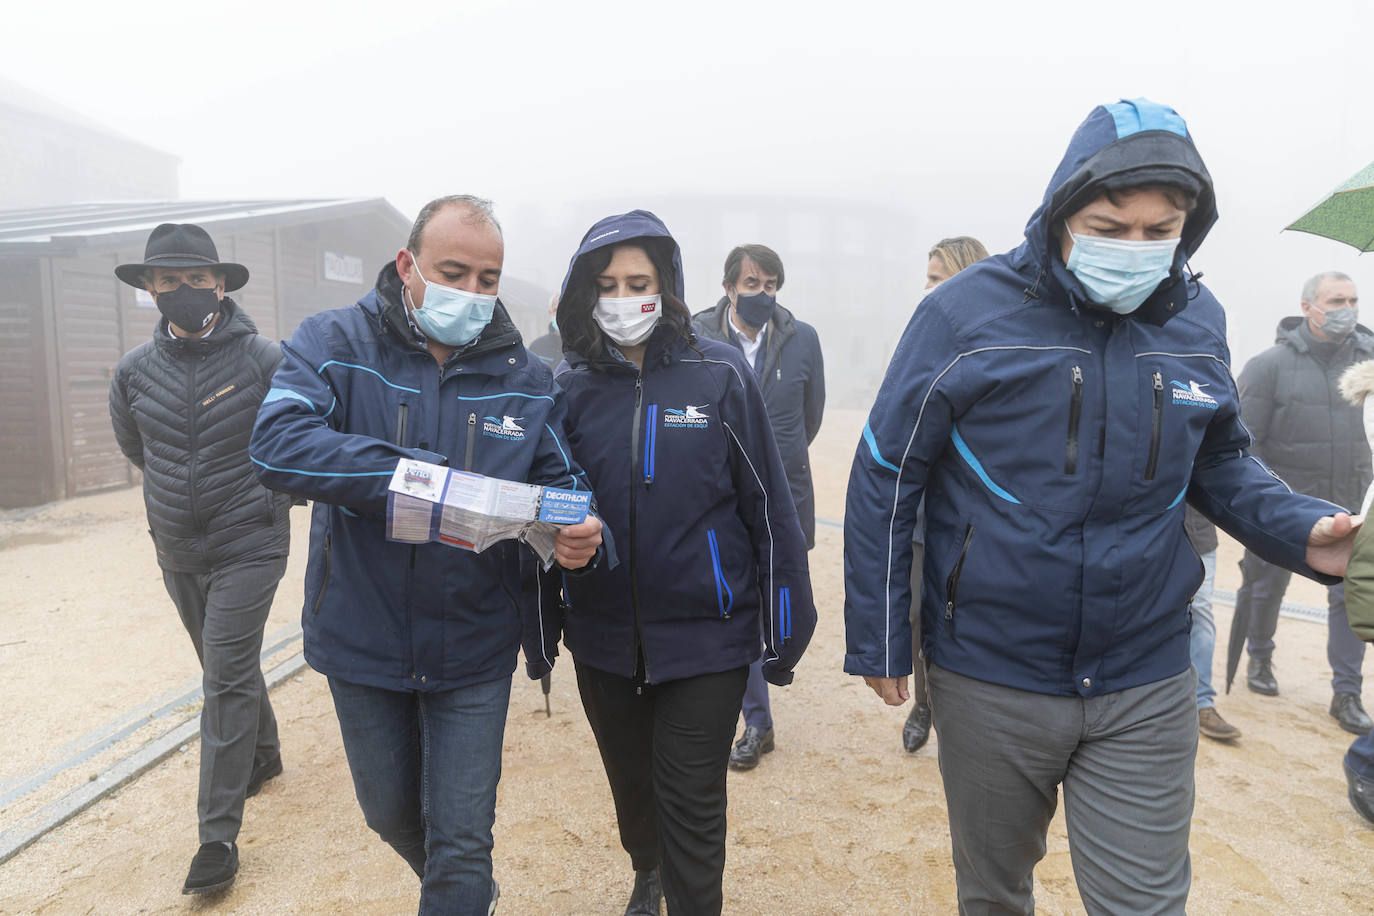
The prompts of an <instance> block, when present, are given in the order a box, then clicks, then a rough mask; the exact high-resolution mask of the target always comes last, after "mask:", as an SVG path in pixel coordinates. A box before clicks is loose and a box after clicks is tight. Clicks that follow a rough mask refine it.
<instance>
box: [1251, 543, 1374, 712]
mask: <svg viewBox="0 0 1374 916" xmlns="http://www.w3.org/2000/svg"><path fill="white" fill-rule="evenodd" d="M1240 574H1241V581H1240V589H1239V590H1238V591H1237V592H1236V611H1237V612H1238V613H1239V612H1240V611H1241V609H1242V608H1244V607H1246V606H1247V605H1248V606H1249V608H1250V632H1249V644H1248V649H1249V652H1250V656H1251V657H1252V658H1262V659H1269V658H1272V657H1273V655H1274V634H1275V632H1277V631H1278V627H1279V605H1281V604H1282V603H1283V593H1284V592H1285V591H1287V590H1288V582H1289V580H1290V579H1291V578H1292V577H1293V574H1292V573H1290V572H1289V571H1288V570H1286V569H1284V568H1283V567H1280V566H1274V565H1272V564H1269V563H1266V562H1264V561H1263V560H1261V559H1260V558H1259V557H1257V556H1255V555H1254V554H1253V553H1251V552H1250V551H1248V550H1247V551H1246V552H1245V556H1244V557H1243V558H1242V559H1241V561H1240ZM1326 606H1327V610H1326V661H1327V663H1328V664H1330V665H1331V675H1332V677H1331V689H1332V691H1333V692H1336V693H1353V694H1359V693H1360V689H1361V687H1362V686H1363V684H1364V678H1363V676H1362V674H1361V671H1360V669H1361V668H1362V667H1363V665H1364V641H1363V640H1361V639H1360V637H1358V636H1356V635H1355V631H1354V630H1352V629H1350V621H1349V620H1348V619H1347V618H1346V616H1345V585H1344V584H1343V583H1337V584H1336V585H1331V586H1328V587H1327V590H1326Z"/></svg>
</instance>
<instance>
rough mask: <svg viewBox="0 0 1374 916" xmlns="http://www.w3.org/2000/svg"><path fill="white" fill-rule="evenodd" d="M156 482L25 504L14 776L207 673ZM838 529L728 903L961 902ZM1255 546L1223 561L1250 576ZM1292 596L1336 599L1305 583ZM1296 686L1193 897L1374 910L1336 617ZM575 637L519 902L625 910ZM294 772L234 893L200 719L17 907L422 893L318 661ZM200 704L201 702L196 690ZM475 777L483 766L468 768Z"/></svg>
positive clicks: (270, 808) (1286, 673)
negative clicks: (159, 541)
mask: <svg viewBox="0 0 1374 916" xmlns="http://www.w3.org/2000/svg"><path fill="white" fill-rule="evenodd" d="M862 420H863V418H862V415H861V414H859V413H857V412H842V411H832V412H831V413H830V414H829V415H828V416H827V418H826V423H825V427H824V429H823V430H822V434H821V439H820V441H819V442H818V445H817V448H816V449H815V453H814V455H813V464H814V468H815V472H816V478H817V485H818V494H817V495H818V507H819V514H820V515H821V516H823V517H826V518H830V519H839V518H841V517H842V515H843V511H844V505H843V491H844V485H845V480H846V478H847V474H848V466H849V460H850V457H851V456H852V453H853V447H854V443H855V442H856V441H857V439H858V431H859V429H860V427H861V425H862ZM297 511H298V512H299V516H298V517H297V519H296V533H297V540H296V542H295V544H296V551H295V553H294V556H293V561H292V564H291V567H290V569H289V570H288V573H287V577H286V578H285V579H284V580H283V582H282V586H281V588H280V590H279V592H278V596H277V602H276V606H275V607H274V609H273V612H272V618H271V620H270V621H269V623H268V626H267V634H268V640H267V641H268V642H269V643H271V642H273V641H274V639H282V638H286V637H287V636H289V635H290V634H291V633H292V631H293V629H294V626H295V621H296V618H297V615H298V613H299V608H300V603H301V576H302V571H303V559H304V556H305V549H304V548H305V543H306V542H305V534H304V523H305V520H306V519H305V513H304V512H303V511H300V510H297ZM145 527H146V526H145V525H144V522H143V520H142V504H141V499H140V496H139V494H138V492H137V491H136V490H125V491H119V492H115V493H106V494H100V495H97V496H92V497H86V498H82V499H76V500H70V501H68V502H65V503H62V504H60V505H57V506H54V507H50V508H48V509H45V510H43V511H41V512H37V513H29V514H22V515H14V514H11V515H10V516H8V517H7V518H5V519H3V520H0V581H2V582H3V583H4V586H5V587H4V589H3V593H0V685H2V686H0V691H2V693H0V698H3V703H0V727H2V728H3V734H4V736H5V740H4V744H5V753H4V754H3V755H0V795H6V794H12V793H13V792H14V791H15V789H16V787H18V786H21V785H23V784H25V783H26V782H27V781H28V780H29V778H30V777H31V776H32V775H33V774H36V773H41V772H43V771H45V770H46V769H48V768H50V767H52V766H53V765H54V764H55V763H57V762H58V761H61V760H63V759H64V758H65V757H66V756H68V755H69V754H70V753H71V752H72V750H73V749H75V748H77V747H80V746H84V745H85V744H87V743H89V742H90V740H91V739H92V737H93V736H99V735H101V734H103V733H104V732H105V731H107V730H109V729H108V728H107V726H109V725H110V724H111V723H124V724H126V725H128V724H129V723H132V725H130V726H129V727H131V728H132V727H134V726H137V725H138V722H139V721H140V720H139V718H138V716H139V715H144V716H146V713H147V711H149V710H151V709H153V708H155V707H157V706H159V705H165V703H166V702H168V701H169V700H170V699H171V698H174V697H176V696H179V695H180V694H181V693H183V692H185V691H186V690H187V689H190V688H192V687H194V686H195V684H196V683H197V678H198V673H197V668H196V663H195V656H194V653H193V652H192V650H191V646H190V643H189V640H188V639H187V637H186V635H185V633H184V631H183V630H182V629H181V625H180V622H179V621H178V620H177V618H176V614H175V611H174V609H173V607H172V605H171V603H170V602H169V601H168V599H167V596H166V594H165V592H164V591H163V588H162V583H161V579H160V577H159V576H158V574H157V571H156V568H155V565H154V560H153V552H152V546H151V544H150V543H149V541H148V538H147V535H146V531H145ZM817 535H818V536H817V546H816V549H815V551H814V552H813V554H812V574H813V579H814V583H815V591H816V595H817V602H818V606H819V609H820V612H821V624H820V627H819V629H818V630H817V633H816V637H815V640H814V642H813V643H812V646H811V649H810V651H809V653H808V655H807V658H806V659H805V661H804V662H803V663H802V665H801V667H800V669H799V671H798V675H797V680H796V683H795V684H794V685H793V686H792V687H790V688H788V689H786V690H781V691H776V692H775V694H774V716H775V719H776V729H777V736H778V747H777V750H776V751H775V752H774V753H772V754H770V755H769V756H768V757H766V758H765V761H764V763H763V765H762V766H760V767H759V768H758V769H757V770H754V771H752V772H749V773H732V774H731V777H730V828H729V845H728V862H727V866H726V873H725V900H726V906H725V909H726V912H728V913H738V914H754V913H758V914H762V913H776V912H783V913H789V914H791V913H796V914H830V913H856V912H857V913H874V914H905V913H951V912H954V911H955V909H956V906H955V897H954V873H953V868H952V866H951V865H950V852H949V833H948V828H947V825H946V817H945V808H944V799H943V795H942V792H941V789H940V774H939V771H938V768H937V765H936V757H935V743H936V741H938V738H937V739H933V740H932V742H931V744H930V745H929V746H927V747H926V748H924V749H922V751H921V752H920V753H918V754H916V755H913V756H908V755H907V754H905V753H904V752H903V751H902V748H901V743H900V738H899V733H900V729H901V723H902V720H903V718H904V716H905V715H906V711H907V710H906V709H905V708H903V709H900V710H894V709H888V708H886V707H884V706H883V705H881V703H880V702H879V701H878V700H877V698H876V697H874V696H873V695H872V693H871V692H869V691H868V690H867V689H866V688H865V687H864V686H863V684H862V682H861V681H859V680H857V679H855V678H851V677H848V676H847V675H845V674H844V673H843V672H842V671H841V663H842V659H843V654H844V638H843V621H842V615H841V612H842V607H843V580H842V575H841V556H842V547H843V545H842V538H841V534H840V532H839V530H837V529H835V528H831V527H825V526H822V527H820V528H819V530H818V532H817ZM1238 557H1239V552H1238V551H1237V550H1236V548H1235V546H1234V545H1232V544H1226V545H1225V546H1224V547H1223V549H1222V555H1221V562H1220V564H1219V566H1220V569H1219V573H1218V580H1219V581H1218V586H1219V587H1221V588H1231V589H1234V588H1235V587H1236V585H1237V584H1238V573H1237V572H1236V566H1235V564H1236V560H1237V559H1238ZM1288 597H1289V600H1291V601H1299V602H1302V603H1307V604H1321V603H1323V601H1324V591H1323V590H1322V589H1321V588H1319V587H1317V586H1315V585H1314V584H1312V583H1309V582H1305V581H1295V583H1294V586H1293V588H1292V589H1291V590H1290V592H1289V596H1288ZM1217 624H1218V630H1219V631H1220V636H1219V640H1218V642H1219V644H1218V650H1217V655H1216V664H1215V668H1216V674H1215V680H1214V683H1220V681H1221V679H1222V677H1223V675H1224V645H1225V634H1226V633H1227V631H1228V628H1229V625H1230V608H1229V607H1228V606H1226V605H1219V606H1218V607H1217ZM1278 642H1279V651H1278V655H1277V656H1276V659H1277V674H1278V677H1279V680H1280V683H1281V685H1282V689H1283V694H1282V695H1281V696H1279V697H1277V698H1265V697H1259V696H1256V695H1254V694H1250V693H1248V692H1247V691H1246V690H1245V689H1244V687H1243V686H1241V687H1240V688H1239V691H1238V692H1236V693H1233V694H1232V695H1231V696H1229V697H1225V696H1224V697H1222V698H1221V701H1220V703H1219V708H1220V709H1221V711H1222V712H1223V714H1224V715H1225V716H1226V717H1227V718H1228V719H1229V720H1230V721H1231V722H1232V723H1234V724H1235V725H1237V726H1239V727H1240V728H1241V729H1242V730H1243V732H1244V737H1243V738H1242V739H1241V740H1240V741H1239V742H1238V743H1236V744H1235V745H1234V746H1227V745H1221V744H1217V743H1214V742H1211V741H1207V740H1205V739H1203V740H1202V742H1201V747H1200V748H1199V752H1198V760H1197V778H1198V794H1197V807H1196V811H1195V814H1194V817H1193V832H1192V852H1193V872H1194V881H1193V891H1192V897H1191V900H1190V907H1189V910H1190V912H1193V913H1206V914H1210V913H1219V914H1241V913H1245V914H1251V913H1272V914H1291V913H1300V914H1308V913H1313V914H1316V913H1320V914H1337V913H1369V912H1372V911H1374V871H1372V870H1371V869H1370V867H1369V862H1370V861H1371V856H1374V829H1371V828H1370V827H1369V825H1368V824H1366V823H1365V822H1364V821H1362V820H1361V819H1360V818H1359V817H1358V816H1357V815H1356V814H1355V813H1354V811H1353V810H1352V809H1351V807H1350V805H1349V803H1348V802H1347V800H1346V797H1345V781H1344V777H1343V775H1342V771H1341V755H1342V754H1343V753H1344V751H1345V748H1346V746H1347V745H1348V744H1349V742H1350V736H1349V735H1347V734H1346V733H1344V732H1342V731H1341V730H1340V729H1339V728H1338V727H1337V726H1336V724H1335V722H1334V721H1333V720H1332V719H1331V718H1330V716H1329V715H1328V714H1327V711H1326V707H1327V704H1328V702H1329V700H1330V692H1329V691H1330V687H1329V677H1330V672H1329V670H1328V668H1327V665H1326V658H1325V630H1324V628H1323V627H1321V626H1318V625H1313V624H1310V623H1305V622H1301V621H1293V620H1287V619H1285V620H1283V621H1282V622H1281V623H1280V628H1279V637H1278ZM566 661H567V659H566V657H564V659H563V660H562V662H561V663H560V665H559V667H558V668H557V669H556V670H555V672H554V690H553V698H552V702H553V717H552V718H547V719H546V718H545V715H544V706H543V698H542V697H541V696H540V693H539V688H538V684H537V683H535V682H530V681H527V680H525V678H524V676H523V674H522V673H520V672H517V675H516V680H515V682H514V684H513V687H512V698H511V711H510V719H509V724H508V726H507V730H506V742H505V751H506V753H505V773H504V778H503V779H502V782H501V790H500V801H499V805H498V810H497V823H496V849H495V860H496V877H497V879H498V880H499V881H500V883H501V888H502V896H501V907H500V912H501V913H503V914H507V916H509V914H523V913H541V914H542V913H552V914H593V913H604V914H613V913H619V912H621V910H622V908H623V906H624V900H625V898H626V896H627V894H628V891H629V885H630V878H631V874H630V868H629V863H628V859H627V857H626V855H625V854H624V852H623V851H622V850H621V849H620V846H619V842H618V840H617V836H616V832H615V825H614V819H613V811H612V807H611V799H610V794H609V791H608V790H607V787H606V782H605V776H604V774H603V772H602V770H601V765H600V761H599V758H598V757H597V754H596V748H595V745H594V743H593V741H592V737H591V733H590V731H589V729H588V727H587V724H586V720H585V719H584V717H583V715H582V711H581V707H580V705H579V702H578V699H577V694H576V689H575V685H574V682H573V678H572V674H571V669H570V668H569V666H568V665H567V664H566ZM273 702H274V704H275V706H276V709H277V715H278V718H279V719H280V722H281V734H282V745H283V756H284V760H285V764H286V772H285V773H284V774H283V775H282V776H281V777H280V778H278V779H276V780H274V781H273V782H271V783H269V784H268V785H267V787H266V788H265V789H264V790H263V792H262V793H261V794H260V795H259V796H257V797H256V798H254V799H252V800H250V801H249V803H248V808H247V814H246V818H245V822H244V827H243V832H242V834H241V836H240V838H239V843H240V848H241V855H242V868H241V870H240V873H239V879H238V882H237V883H236V884H235V885H234V887H233V888H232V889H231V890H230V891H229V892H228V893H226V894H224V895H222V896H220V897H217V898H212V899H209V900H197V899H194V898H188V897H183V896H182V895H181V894H180V888H181V882H182V880H183V878H184V876H185V869H186V867H187V865H188V864H189V861H190V857H191V855H192V854H193V853H194V851H195V847H196V824H195V793H196V775H197V770H196V760H197V745H196V744H195V743H194V742H192V743H191V744H190V745H188V746H187V747H186V748H184V749H183V751H182V752H180V753H176V754H173V755H172V756H171V757H170V758H169V759H167V760H166V761H165V762H164V763H162V764H160V765H159V766H157V767H155V768H154V769H152V770H150V771H149V772H148V773H146V774H144V775H143V776H141V777H140V778H138V779H137V780H135V781H134V782H132V783H131V784H129V785H127V786H126V787H124V788H123V789H122V790H120V791H118V792H117V793H115V794H113V795H111V796H109V797H107V798H105V799H104V800H102V801H101V802H99V803H98V804H96V805H95V806H93V807H92V808H90V809H88V810H86V811H85V812H83V813H82V814H80V815H78V816H77V817H75V818H74V819H72V820H71V821H69V822H68V823H66V824H65V825H63V826H61V827H59V828H57V829H56V830H54V831H52V832H50V833H49V834H47V835H46V836H45V837H43V838H42V839H41V840H39V841H38V842H37V843H35V844H34V845H32V846H31V847H29V848H28V849H26V850H25V851H23V852H22V853H20V854H19V855H18V856H16V857H15V858H14V859H12V860H10V861H9V862H8V863H6V864H4V865H0V912H3V913H44V914H55V913H168V912H171V913H175V912H184V911H205V912H214V913H245V914H247V913H271V914H276V913H365V914H374V913H375V914H392V913H407V912H414V910H415V905H416V900H417V897H418V887H417V883H416V881H415V878H414V876H413V875H412V874H411V873H410V871H409V869H408V868H407V867H406V866H405V865H404V864H403V863H402V862H401V860H400V858H399V857H397V856H396V855H395V854H394V853H392V852H391V851H390V850H389V849H388V848H387V847H385V846H384V845H383V844H382V843H381V841H380V840H378V839H377V838H376V837H375V836H374V835H373V834H372V833H371V832H370V831H369V830H368V829H367V828H366V826H365V825H364V824H363V820H362V815H361V814H360V812H359V810H358V807H357V803H356V801H355V800H354V797H353V791H352V784H351V781H350V778H349V774H348V768H347V765H346V763H345V761H344V756H343V751H342V748H341V745H340V740H339V732H338V726H337V723H336V721H335V718H334V712H333V707H332V704H331V703H330V700H329V692H328V689H327V686H326V684H325V682H324V679H323V678H321V677H320V676H319V675H317V674H315V673H314V672H310V671H309V670H308V669H307V670H306V672H305V673H304V674H302V675H300V676H297V677H295V678H292V679H291V680H289V681H287V682H286V683H285V684H284V685H283V686H281V687H280V688H279V689H278V690H277V691H275V692H274V694H273ZM193 709H194V707H188V708H187V709H186V710H182V713H183V714H187V713H189V712H191V711H193ZM165 727H166V726H165V723H164V724H163V725H157V724H154V723H149V724H146V725H144V726H143V727H142V728H135V729H134V731H133V732H132V733H131V734H130V735H129V736H127V737H126V738H125V739H124V740H123V741H120V742H117V743H115V744H113V745H112V747H111V748H110V749H109V750H107V751H106V752H104V753H103V754H101V755H98V756H95V757H93V758H91V759H89V760H86V761H84V762H82V763H81V764H80V765H78V766H74V767H71V768H69V769H68V770H66V771H65V772H63V773H62V774H61V775H59V776H56V777H54V778H53V779H51V780H49V781H48V782H47V783H46V784H44V785H43V786H41V787H40V788H38V789H36V790H34V791H32V792H30V793H28V794H26V795H24V796H23V797H22V798H18V799H15V800H12V801H11V802H10V803H9V804H7V805H5V806H4V807H3V808H0V829H6V828H9V827H12V826H13V825H15V824H16V823H19V822H20V820H21V819H22V818H24V817H26V816H28V815H30V814H32V813H33V812H34V811H36V810H38V808H39V807H41V806H42V805H43V804H46V803H48V802H50V801H52V800H53V799H55V798H57V797H58V796H59V795H60V794H61V793H62V792H65V791H67V790H69V789H71V788H72V787H74V786H76V785H79V784H80V783H81V781H83V780H85V779H90V778H92V776H93V775H94V774H95V773H96V772H98V771H99V770H101V769H103V768H104V767H106V766H108V765H109V764H110V763H112V762H113V761H114V760H115V759H117V758H118V757H119V756H122V755H123V754H127V753H128V752H129V751H130V750H132V749H134V748H136V747H137V746H138V745H139V744H140V743H141V742H143V741H145V740H147V739H148V738H149V737H151V736H152V735H153V734H155V733H156V732H157V731H159V730H160V729H162V728H165ZM454 778H462V774H460V773H455V774H454ZM1036 899H1037V903H1038V906H1039V911H1040V912H1042V913H1049V914H1059V913H1080V912H1082V906H1081V904H1080V902H1079V899H1078V895H1077V891H1076V889H1075V887H1074V881H1073V872H1072V866H1071V863H1070V860H1069V853H1068V846H1067V842H1066V839H1065V835H1064V826H1063V818H1062V814H1061V816H1060V817H1058V818H1056V820H1055V822H1054V825H1053V827H1052V828H1051V835H1050V847H1049V854H1048V855H1047V856H1046V858H1045V860H1044V861H1043V862H1042V863H1041V864H1040V866H1039V868H1038V869H1037V870H1036Z"/></svg>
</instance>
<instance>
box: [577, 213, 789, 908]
mask: <svg viewBox="0 0 1374 916" xmlns="http://www.w3.org/2000/svg"><path fill="white" fill-rule="evenodd" d="M682 295H683V282H682V260H681V256H680V254H679V251H678V247H677V243H676V242H674V241H673V239H672V237H671V236H670V235H669V234H668V230H667V227H665V226H664V225H663V223H662V222H660V221H659V220H658V218H657V217H655V216H654V215H653V214H651V213H648V212H646V211H643V210H635V211H633V212H631V213H626V214H623V215H620V216H612V217H608V218H607V219H604V220H602V221H601V222H599V223H597V224H596V225H594V226H593V227H592V228H591V229H590V230H589V231H588V232H587V234H586V236H585V237H584V238H583V241H582V244H581V246H580V247H579V248H578V251H577V253H576V255H575V256H574V257H573V260H572V263H571V265H570V267H569V269H568V276H567V279H566V280H565V281H564V284H563V295H562V298H561V300H560V302H559V305H558V327H559V328H560V329H561V330H562V332H563V347H564V353H565V355H566V357H567V361H566V363H564V365H563V366H561V367H560V371H559V373H558V374H557V380H558V383H559V385H560V386H561V387H562V388H563V389H564V390H565V391H566V392H567V404H568V415H567V432H568V442H569V443H570V445H571V446H572V451H573V457H574V459H575V460H576V461H577V462H578V463H579V464H581V466H582V467H583V468H584V469H585V470H586V472H587V477H588V479H589V481H590V482H591V484H592V487H593V488H594V490H595V491H596V493H597V501H598V504H599V508H600V512H601V516H602V519H603V522H604V524H605V525H606V526H607V528H608V529H609V531H610V533H611V535H612V539H613V543H614V545H615V550H616V552H617V554H618V563H616V564H614V565H612V564H610V563H604V564H601V565H600V566H599V567H598V568H596V569H594V570H591V571H589V572H587V573H585V574H581V575H577V576H572V575H569V576H565V577H564V580H563V621H562V623H563V635H564V642H565V644H566V645H567V647H568V649H569V651H571V652H572V655H573V659H574V662H575V664H576V668H577V682H578V689H579V691H580V692H581V695H582V703H583V707H584V709H585V710H586V713H587V719H588V721H589V722H590V723H591V726H592V732H593V733H594V734H595V735H596V740H597V746H598V747H599V748H600V750H601V757H602V761H603V763H604V764H605V766H606V775H607V777H608V778H609V780H610V784H611V792H612V795H613V796H614V798H615V807H616V816H617V820H618V822H619V825H620V836H621V842H622V844H623V845H624V846H625V849H626V851H627V852H629V853H630V858H631V862H632V864H633V866H634V868H635V872H636V875H635V887H634V891H633V892H632V895H631V900H630V908H629V910H627V912H630V913H638V912H645V913H657V912H658V899H659V895H660V893H662V894H663V895H664V896H666V897H667V899H668V906H669V910H670V911H671V912H672V913H673V914H674V916H684V914H692V913H719V912H720V911H721V875H722V873H723V871H724V867H725V808H726V801H725V777H726V763H727V761H728V759H729V755H730V742H731V740H732V739H733V738H734V729H735V722H736V720H737V718H738V716H739V712H740V703H741V700H742V698H743V694H744V686H745V681H746V679H747V677H748V673H749V664H750V662H752V661H754V660H755V659H756V658H758V657H759V652H760V647H759V639H758V633H759V629H760V620H762V629H763V632H764V633H765V637H766V638H765V642H766V645H765V646H764V648H763V653H764V655H763V671H764V675H765V677H767V678H768V680H769V681H770V682H771V683H774V684H778V685H784V684H788V683H790V682H791V680H792V669H793V667H794V666H795V665H796V663H797V660H798V659H799V658H800V657H801V655H802V652H803V651H804V650H805V649H806V645H807V643H808V642H809V641H810V639H811V632H812V630H813V629H814V627H815V621H816V613H815V607H814V606H813V604H812V599H811V583H810V578H809V573H808V569H807V560H806V541H805V538H804V537H803V535H802V531H801V526H800V524H799V523H798V521H797V513H796V509H795V508H794V506H793V503H792V498H791V495H790V493H789V491H788V488H787V475H786V473H785V472H784V471H783V467H782V461H781V459H780V458H779V456H778V450H777V446H776V445H775V443H774V441H773V433H772V430H771V427H770V426H769V422H768V414H767V411H766V410H765V408H764V404H763V398H762V396H761V395H760V393H759V389H758V386H757V385H756V383H755V382H754V378H753V374H752V373H751V372H750V371H749V368H748V367H747V366H746V365H745V364H744V362H743V361H742V358H741V357H740V356H739V354H738V351H737V350H735V349H734V348H733V347H729V346H726V345H724V344H720V343H716V342H713V341H705V340H703V341H697V340H696V339H695V337H694V335H693V334H692V331H691V315H690V313H689V312H688V310H687V306H686V305H685V303H684V302H683V301H682ZM660 880H661V886H662V891H660V890H659V886H660Z"/></svg>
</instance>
